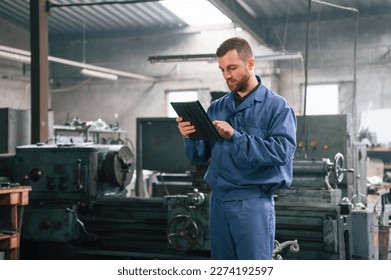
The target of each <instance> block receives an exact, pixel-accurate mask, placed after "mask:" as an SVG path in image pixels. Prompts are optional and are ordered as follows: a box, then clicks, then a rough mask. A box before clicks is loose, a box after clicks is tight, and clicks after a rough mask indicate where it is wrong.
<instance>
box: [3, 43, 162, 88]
mask: <svg viewBox="0 0 391 280" xmlns="http://www.w3.org/2000/svg"><path fill="white" fill-rule="evenodd" d="M0 57H3V58H6V59H10V60H14V61H19V62H23V63H31V58H30V52H29V51H25V50H21V49H16V48H11V47H7V46H3V45H0ZM48 60H49V61H51V62H56V63H60V64H65V65H69V66H73V67H78V68H85V69H89V70H93V71H98V72H102V73H107V74H111V75H116V76H117V79H118V77H126V78H132V79H137V80H144V81H151V82H156V81H157V79H156V78H152V77H148V76H144V75H139V74H134V73H130V72H124V71H119V70H114V69H110V68H105V67H100V66H96V65H92V64H87V63H82V62H77V61H73V60H69V59H64V58H59V57H54V56H48Z"/></svg>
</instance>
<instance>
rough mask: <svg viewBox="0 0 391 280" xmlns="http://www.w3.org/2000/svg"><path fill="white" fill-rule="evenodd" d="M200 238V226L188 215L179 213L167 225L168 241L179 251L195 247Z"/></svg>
mask: <svg viewBox="0 0 391 280" xmlns="http://www.w3.org/2000/svg"><path fill="white" fill-rule="evenodd" d="M198 238H199V230H198V226H197V224H196V222H195V221H194V220H193V219H192V218H190V217H189V216H187V215H177V216H175V217H174V218H173V219H172V220H171V221H170V222H169V224H168V225H167V240H168V243H169V244H170V245H171V246H172V247H173V248H174V249H176V250H178V251H187V250H191V249H193V248H194V247H195V245H196V244H197V242H198Z"/></svg>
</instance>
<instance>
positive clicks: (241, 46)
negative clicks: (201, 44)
mask: <svg viewBox="0 0 391 280" xmlns="http://www.w3.org/2000/svg"><path fill="white" fill-rule="evenodd" d="M232 50H236V51H237V52H238V54H239V56H240V58H241V59H243V60H247V59H249V58H252V57H253V51H252V48H251V46H250V44H249V42H247V41H246V40H245V39H243V38H240V37H232V38H229V39H227V40H225V41H224V42H223V43H221V45H220V46H219V47H218V48H217V50H216V55H217V57H223V56H224V55H226V53H227V52H228V51H232Z"/></svg>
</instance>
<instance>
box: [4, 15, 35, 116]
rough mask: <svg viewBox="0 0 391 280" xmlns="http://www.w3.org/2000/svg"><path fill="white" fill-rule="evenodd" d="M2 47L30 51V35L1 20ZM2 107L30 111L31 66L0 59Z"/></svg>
mask: <svg viewBox="0 0 391 280" xmlns="http://www.w3.org/2000/svg"><path fill="white" fill-rule="evenodd" d="M0 34H1V35H0V45H4V46H8V47H13V48H20V49H23V50H30V34H29V32H26V31H25V30H23V29H20V28H18V27H16V26H14V25H12V24H9V23H7V22H4V21H2V20H1V19H0ZM0 107H1V108H13V109H30V107H31V102H30V72H29V65H23V63H21V62H13V61H9V60H5V59H1V58H0Z"/></svg>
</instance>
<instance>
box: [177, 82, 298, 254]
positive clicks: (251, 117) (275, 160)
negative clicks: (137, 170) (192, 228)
mask: <svg viewBox="0 0 391 280" xmlns="http://www.w3.org/2000/svg"><path fill="white" fill-rule="evenodd" d="M257 79H258V81H259V83H260V85H259V86H258V88H257V89H256V90H255V91H254V92H253V93H252V94H251V95H250V96H249V97H248V98H246V99H245V100H244V101H243V103H241V104H240V105H239V106H238V107H236V108H235V102H234V95H235V94H236V93H234V92H230V93H228V94H227V95H225V96H223V97H222V98H220V99H218V100H215V101H214V102H212V104H211V105H210V107H209V108H208V115H209V116H210V118H211V119H212V120H225V121H227V122H228V123H229V124H230V125H231V126H232V127H233V128H234V130H235V131H234V134H233V136H232V138H231V139H229V140H226V139H222V140H220V141H212V142H208V141H203V140H190V139H185V140H184V146H185V152H186V155H187V157H188V158H189V159H190V161H192V162H193V163H200V162H207V161H208V160H210V162H209V167H208V170H207V172H206V174H205V177H204V179H205V181H206V182H207V183H208V184H209V185H210V186H211V188H212V196H211V201H210V218H209V237H210V243H211V253H212V258H213V259H247V260H249V259H271V258H272V252H273V243H274V236H275V212H274V201H273V192H274V191H275V190H278V189H283V188H288V187H289V186H290V184H291V182H292V158H293V154H294V151H295V148H296V117H295V114H294V111H293V109H292V108H291V107H290V106H289V104H288V103H287V102H286V100H285V99H284V98H282V97H281V96H279V95H277V94H275V93H273V92H272V91H270V90H269V89H267V88H266V87H265V86H264V85H262V84H261V81H260V78H259V77H258V76H257Z"/></svg>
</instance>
